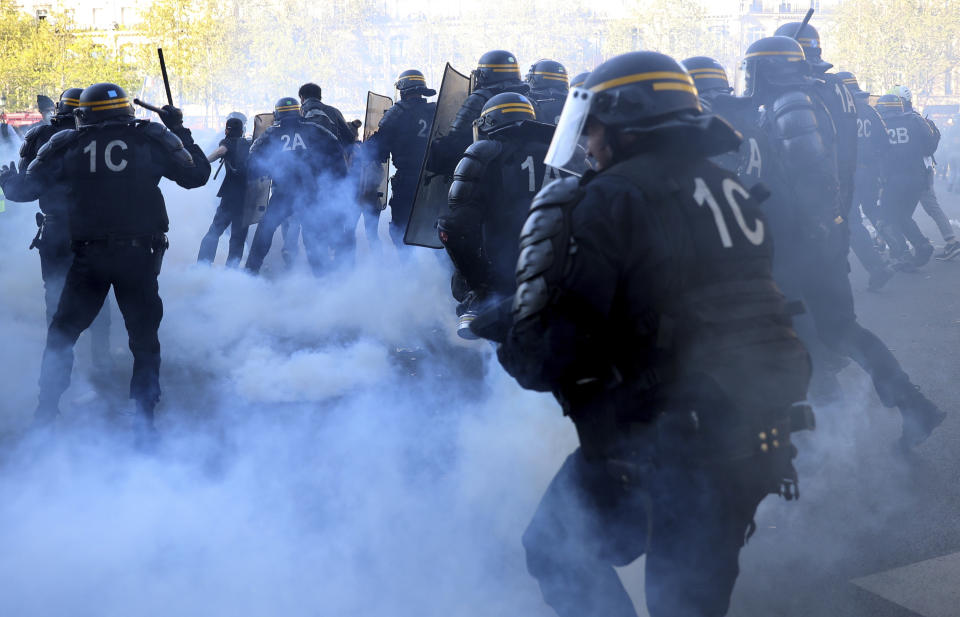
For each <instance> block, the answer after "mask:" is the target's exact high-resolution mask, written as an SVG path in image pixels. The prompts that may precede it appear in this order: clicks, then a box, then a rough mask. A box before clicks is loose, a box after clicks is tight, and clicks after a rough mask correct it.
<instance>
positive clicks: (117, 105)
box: [90, 102, 130, 111]
mask: <svg viewBox="0 0 960 617" xmlns="http://www.w3.org/2000/svg"><path fill="white" fill-rule="evenodd" d="M124 107H130V103H126V102H121V103H114V104H113V105H97V106H96V107H94V106H91V107H90V111H106V110H108V109H123V108H124Z"/></svg>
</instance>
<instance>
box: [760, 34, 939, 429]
mask: <svg viewBox="0 0 960 617" xmlns="http://www.w3.org/2000/svg"><path fill="white" fill-rule="evenodd" d="M803 53H804V52H803V49H802V48H801V47H800V45H799V44H798V43H797V42H796V41H795V40H794V39H792V38H788V37H784V36H773V37H767V38H763V39H760V40H758V41H755V42H754V43H753V44H751V45H750V47H748V48H747V52H746V55H745V58H744V82H745V90H744V95H745V96H748V97H750V98H751V99H753V100H754V101H755V103H756V104H757V105H758V106H762V108H763V110H764V112H763V113H764V116H763V118H762V119H761V122H760V124H761V126H762V127H764V129H765V131H766V132H767V135H768V136H769V139H770V142H771V144H772V145H773V148H774V151H775V152H776V158H777V164H776V165H766V166H765V167H764V169H765V170H767V171H766V173H765V177H764V178H763V179H764V182H765V184H767V185H768V186H769V187H770V189H771V192H772V197H771V200H770V204H769V205H768V206H767V207H766V211H767V212H768V213H769V214H770V222H769V229H770V231H771V233H772V235H773V239H774V242H775V244H776V247H777V250H776V252H775V260H774V272H775V274H776V277H777V283H778V285H779V286H780V288H781V289H783V291H784V293H785V294H786V295H787V297H788V298H791V299H796V300H802V301H803V304H804V305H805V306H806V309H807V311H808V312H809V314H810V316H811V317H812V319H813V321H814V323H815V325H816V332H817V335H818V338H819V342H821V343H823V344H824V345H826V346H827V347H828V348H829V349H831V350H833V351H834V352H835V353H837V354H840V355H842V356H846V357H849V358H851V359H853V360H855V361H856V362H857V363H858V364H860V365H861V366H862V367H863V369H864V370H865V371H866V372H867V373H868V374H869V375H870V376H871V378H872V379H873V384H874V388H875V389H876V391H877V394H878V395H879V398H880V400H881V402H883V404H884V405H887V406H888V407H893V406H896V407H899V408H900V412H901V415H902V416H903V433H902V435H901V438H900V443H901V445H902V446H904V447H912V446H915V445H917V444H919V443H920V442H922V441H923V440H925V439H926V438H927V437H928V436H929V435H930V433H931V432H932V431H933V429H934V428H936V427H937V426H938V425H939V424H940V423H941V422H942V421H943V418H944V416H945V414H944V413H943V412H942V411H940V410H939V409H938V408H937V407H936V405H934V404H933V403H932V402H930V401H929V400H928V399H927V398H926V397H925V396H924V395H923V394H921V393H920V391H919V390H918V389H917V388H916V387H914V385H913V384H912V383H911V382H910V378H909V377H908V376H907V374H906V373H905V372H904V371H903V369H902V368H901V367H900V364H899V362H897V359H896V358H895V357H894V356H893V354H892V353H891V352H890V350H889V349H888V348H887V347H886V345H884V344H883V342H882V341H881V340H880V339H879V338H878V337H877V336H876V335H875V334H874V333H872V332H870V331H869V330H867V329H866V328H864V327H863V326H861V325H860V324H859V323H858V322H857V316H856V313H855V311H854V304H853V293H852V291H851V289H850V280H849V278H848V272H849V265H848V262H847V254H848V252H849V241H848V239H847V238H846V233H847V227H846V226H845V225H844V224H843V223H844V219H843V215H842V211H843V210H844V205H845V204H844V201H843V200H844V197H843V195H842V192H841V188H840V186H841V183H840V181H839V179H838V178H839V173H838V164H837V154H836V151H837V146H836V143H835V142H834V141H833V140H834V138H835V137H836V133H835V131H834V130H833V127H832V125H831V124H830V122H831V120H830V114H829V111H828V110H827V108H826V106H825V105H824V104H823V103H822V102H821V100H820V99H819V98H818V97H817V96H816V91H817V87H818V86H817V85H816V83H815V80H813V79H811V77H810V75H809V71H810V69H809V67H808V65H807V64H806V63H805V62H804V57H803ZM814 368H815V369H816V368H817V367H816V366H815V367H814ZM821 370H822V367H821Z"/></svg>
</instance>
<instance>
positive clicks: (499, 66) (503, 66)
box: [477, 63, 520, 70]
mask: <svg viewBox="0 0 960 617" xmlns="http://www.w3.org/2000/svg"><path fill="white" fill-rule="evenodd" d="M477 68H481V69H507V68H514V69H517V70H519V69H520V65H519V64H517V63H513V64H478V65H477Z"/></svg>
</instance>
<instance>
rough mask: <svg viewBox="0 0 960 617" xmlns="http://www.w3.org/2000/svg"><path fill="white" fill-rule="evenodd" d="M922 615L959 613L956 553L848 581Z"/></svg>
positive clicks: (959, 559)
mask: <svg viewBox="0 0 960 617" xmlns="http://www.w3.org/2000/svg"><path fill="white" fill-rule="evenodd" d="M850 582H851V583H853V584H854V585H856V586H858V587H860V588H862V589H866V590H867V591H869V592H870V593H873V594H876V595H878V596H880V597H881V598H883V599H884V600H888V601H890V602H893V603H894V604H897V605H898V606H902V607H903V608H906V609H908V610H910V611H913V612H914V613H917V614H918V615H922V616H923V617H956V616H957V615H958V614H960V553H953V554H951V555H944V556H943V557H935V558H933V559H928V560H926V561H919V562H917V563H914V564H910V565H908V566H903V567H901V568H894V569H892V570H887V571H886V572H879V573H877V574H871V575H869V576H864V577H862V578H856V579H853V580H852V581H850Z"/></svg>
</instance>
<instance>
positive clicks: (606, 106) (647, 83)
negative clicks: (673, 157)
mask: <svg viewBox="0 0 960 617" xmlns="http://www.w3.org/2000/svg"><path fill="white" fill-rule="evenodd" d="M702 112H703V109H702V108H701V106H700V98H699V96H698V93H697V89H696V87H695V86H694V83H693V78H692V77H690V74H689V73H687V72H686V71H685V70H684V69H683V66H681V65H680V63H679V62H677V61H676V60H674V59H673V58H671V57H670V56H666V55H664V54H661V53H657V52H654V51H634V52H630V53H626V54H622V55H620V56H616V57H614V58H611V59H610V60H607V61H606V62H604V63H603V64H601V65H600V66H598V67H597V68H596V69H594V70H593V71H592V72H591V73H590V76H589V77H587V79H586V81H584V83H583V85H582V86H580V87H577V88H572V89H571V90H570V94H569V96H568V97H567V101H566V103H565V104H564V107H563V113H562V114H560V121H559V122H558V123H557V129H556V133H555V135H554V138H553V141H552V142H551V144H550V149H549V151H548V152H547V156H546V160H545V162H546V164H547V165H549V166H551V167H554V168H557V169H566V170H573V169H576V167H577V165H578V164H579V162H578V161H577V160H575V159H576V157H577V156H579V154H578V153H580V152H583V143H581V142H582V139H583V134H584V130H585V129H586V127H587V121H588V120H591V121H594V122H599V123H600V124H602V125H604V127H606V129H607V130H608V131H609V130H611V129H612V130H613V131H614V132H615V133H620V134H632V135H634V136H635V137H636V138H637V139H636V140H635V143H634V145H633V146H631V147H633V149H634V150H652V149H656V150H664V149H671V148H673V149H679V150H683V151H685V152H699V153H701V154H703V156H713V155H715V154H720V153H722V152H727V151H729V150H731V149H734V148H736V147H737V146H738V145H739V143H740V140H741V138H740V136H739V135H738V134H737V133H736V131H734V130H733V128H732V127H730V125H728V124H726V123H725V122H724V121H722V120H720V119H718V118H717V117H716V116H711V115H707V114H703V113H702ZM629 154H630V152H627V151H623V152H621V153H620V154H618V155H617V156H618V157H619V158H622V157H624V156H629Z"/></svg>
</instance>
